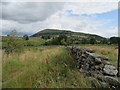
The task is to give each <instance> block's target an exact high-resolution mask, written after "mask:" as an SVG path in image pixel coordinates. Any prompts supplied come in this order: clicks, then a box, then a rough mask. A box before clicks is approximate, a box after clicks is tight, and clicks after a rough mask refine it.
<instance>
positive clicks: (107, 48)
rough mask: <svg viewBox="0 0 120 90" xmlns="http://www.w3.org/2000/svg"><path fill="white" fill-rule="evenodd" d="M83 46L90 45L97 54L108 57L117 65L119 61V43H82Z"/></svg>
mask: <svg viewBox="0 0 120 90" xmlns="http://www.w3.org/2000/svg"><path fill="white" fill-rule="evenodd" d="M81 46H82V47H89V48H91V49H93V50H94V51H95V52H96V53H97V54H100V55H103V56H105V57H108V59H109V61H110V62H111V63H112V64H113V65H115V66H116V67H117V61H118V46H117V45H99V46H98V45H94V46H93V45H92V46H91V45H81Z"/></svg>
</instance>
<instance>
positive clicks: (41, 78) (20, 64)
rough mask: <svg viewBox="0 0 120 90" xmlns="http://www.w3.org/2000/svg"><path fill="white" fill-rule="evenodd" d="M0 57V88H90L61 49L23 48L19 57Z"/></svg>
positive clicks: (67, 54)
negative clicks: (0, 69)
mask: <svg viewBox="0 0 120 90" xmlns="http://www.w3.org/2000/svg"><path fill="white" fill-rule="evenodd" d="M3 54H4V55H3V88H62V87H63V88H74V87H75V88H89V87H91V84H90V81H89V80H88V78H86V77H84V74H82V73H80V72H78V71H77V69H76V62H75V60H74V59H73V58H72V57H71V55H70V53H69V51H68V50H67V49H66V48H65V47H63V46H47V47H39V48H26V49H25V50H24V52H23V53H21V54H20V53H19V54H18V53H14V54H11V55H9V56H7V55H5V53H4V52H3Z"/></svg>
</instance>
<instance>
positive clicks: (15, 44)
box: [5, 36, 23, 54]
mask: <svg viewBox="0 0 120 90" xmlns="http://www.w3.org/2000/svg"><path fill="white" fill-rule="evenodd" d="M7 37H8V38H7V40H6V45H5V52H6V53H7V54H10V53H13V52H21V48H22V46H23V45H22V43H21V42H20V41H19V40H16V39H15V37H13V36H7Z"/></svg>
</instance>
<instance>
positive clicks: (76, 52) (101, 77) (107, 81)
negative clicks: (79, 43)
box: [68, 46, 120, 87]
mask: <svg viewBox="0 0 120 90" xmlns="http://www.w3.org/2000/svg"><path fill="white" fill-rule="evenodd" d="M68 49H69V50H70V51H71V53H72V55H73V56H74V58H75V59H76V61H77V68H78V70H79V71H80V72H83V73H85V74H86V76H89V77H90V80H91V81H92V82H93V81H94V82H96V81H97V82H99V85H100V87H105V86H106V85H107V86H108V85H109V86H110V87H120V82H119V81H118V79H116V78H115V77H117V76H116V75H117V73H118V71H117V69H116V68H115V66H113V65H112V64H111V63H110V62H109V59H108V58H106V57H104V56H101V55H99V54H95V53H94V51H93V50H92V49H90V48H86V47H75V46H74V47H72V46H68ZM95 80H96V81H95ZM94 82H93V83H94ZM94 84H96V83H94ZM104 85H105V86H104Z"/></svg>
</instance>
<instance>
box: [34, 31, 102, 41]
mask: <svg viewBox="0 0 120 90" xmlns="http://www.w3.org/2000/svg"><path fill="white" fill-rule="evenodd" d="M61 34H64V35H67V36H73V37H81V38H88V37H94V38H96V39H103V38H104V37H102V36H99V35H95V34H88V33H81V32H72V31H68V30H58V29H45V30H42V31H39V32H37V33H35V34H33V35H32V37H40V36H42V35H50V36H57V35H61Z"/></svg>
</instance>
